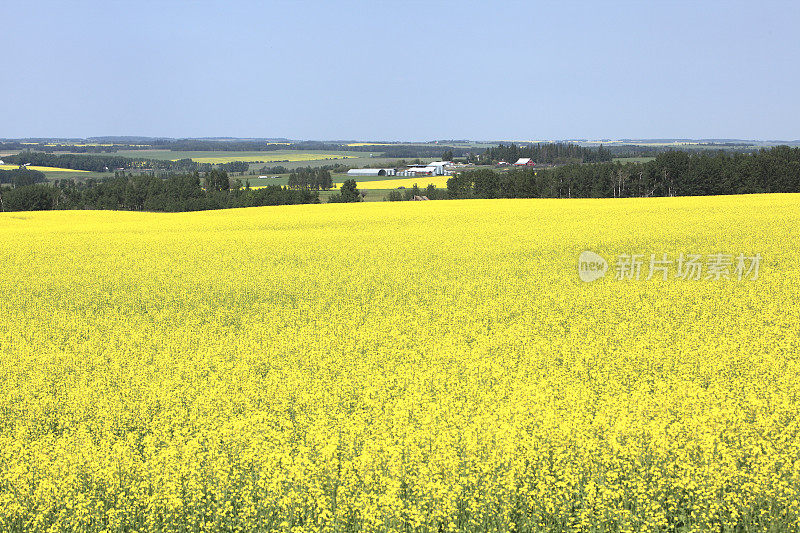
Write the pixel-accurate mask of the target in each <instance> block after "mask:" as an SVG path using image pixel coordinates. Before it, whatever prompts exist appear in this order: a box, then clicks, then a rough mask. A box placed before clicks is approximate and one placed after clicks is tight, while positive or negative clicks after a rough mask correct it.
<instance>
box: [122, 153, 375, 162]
mask: <svg viewBox="0 0 800 533" xmlns="http://www.w3.org/2000/svg"><path fill="white" fill-rule="evenodd" d="M116 155H120V156H124V157H139V158H145V159H166V160H172V161H177V160H178V159H191V160H193V161H196V162H198V163H213V164H218V163H230V162H231V161H264V162H265V163H272V162H284V161H286V162H298V161H303V162H306V161H326V160H331V164H333V163H336V162H337V161H336V160H339V162H342V161H341V160H343V159H352V158H356V157H359V156H362V155H364V154H363V153H362V152H345V151H341V152H321V151H317V150H271V151H266V152H232V151H217V152H214V151H205V152H202V151H201V152H187V151H173V150H119V151H118V152H116ZM367 155H368V154H367Z"/></svg>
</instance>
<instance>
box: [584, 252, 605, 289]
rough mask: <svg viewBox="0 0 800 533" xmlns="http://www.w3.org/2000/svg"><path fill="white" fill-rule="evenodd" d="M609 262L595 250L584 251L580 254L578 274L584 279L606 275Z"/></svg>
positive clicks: (593, 278)
mask: <svg viewBox="0 0 800 533" xmlns="http://www.w3.org/2000/svg"><path fill="white" fill-rule="evenodd" d="M607 270H608V263H607V262H606V260H605V259H603V258H602V257H601V256H599V255H597V254H596V253H594V252H590V251H588V250H587V251H583V252H581V255H580V256H578V276H580V278H581V280H582V281H586V282H589V281H594V280H596V279H600V278H602V277H603V276H605V275H606V271H607Z"/></svg>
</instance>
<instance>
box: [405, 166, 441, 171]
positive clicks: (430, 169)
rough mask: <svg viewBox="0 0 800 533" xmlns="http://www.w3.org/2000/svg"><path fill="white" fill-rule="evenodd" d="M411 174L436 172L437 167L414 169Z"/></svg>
mask: <svg viewBox="0 0 800 533" xmlns="http://www.w3.org/2000/svg"><path fill="white" fill-rule="evenodd" d="M408 171H409V172H436V167H412V168H409V169H408Z"/></svg>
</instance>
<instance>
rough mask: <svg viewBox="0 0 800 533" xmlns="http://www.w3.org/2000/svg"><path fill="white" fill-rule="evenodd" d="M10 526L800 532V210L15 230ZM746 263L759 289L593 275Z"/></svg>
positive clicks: (10, 279)
mask: <svg viewBox="0 0 800 533" xmlns="http://www.w3.org/2000/svg"><path fill="white" fill-rule="evenodd" d="M0 237H1V238H0V259H2V265H3V269H2V270H0V284H1V285H0V286H2V287H3V307H2V313H0V530H2V531H176V532H177V531H264V530H276V531H286V532H289V531H291V532H304V531H410V530H413V531H419V532H427V531H437V532H438V531H619V532H621V531H796V530H798V528H800V435H798V420H799V419H798V410H800V407H798V398H800V366H799V364H798V353H800V350H798V348H799V347H800V335H799V334H798V327H797V324H798V323H800V304H799V303H798V292H799V289H798V287H800V263H799V262H798V256H797V251H798V250H800V196H798V195H753V196H729V197H715V198H651V199H630V200H465V201H442V202H402V203H365V204H323V205H299V206H282V207H264V208H251V209H242V210H225V211H215V212H199V213H180V214H156V213H130V212H89V211H80V212H78V211H75V212H38V213H2V214H0ZM587 248H591V249H592V250H595V251H596V252H598V253H600V254H601V255H604V256H606V257H613V256H615V255H616V254H624V253H631V252H636V251H642V252H660V251H663V252H667V253H679V252H693V253H716V252H719V251H725V252H732V253H738V252H743V253H747V254H748V255H751V254H754V253H759V254H761V256H763V258H764V260H763V263H762V265H761V272H760V275H759V278H758V279H757V280H754V281H741V282H739V281H736V280H720V281H697V282H691V281H685V280H676V279H672V278H671V279H668V280H666V281H665V280H660V279H653V280H649V281H646V280H639V281H637V280H615V279H613V278H612V277H611V276H607V277H605V278H603V279H600V280H597V281H594V282H592V283H583V282H581V281H580V280H579V279H578V276H577V271H576V266H577V265H576V261H577V257H578V254H579V253H580V252H581V251H582V250H585V249H587Z"/></svg>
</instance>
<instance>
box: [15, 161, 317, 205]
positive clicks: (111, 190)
mask: <svg viewBox="0 0 800 533" xmlns="http://www.w3.org/2000/svg"><path fill="white" fill-rule="evenodd" d="M203 181H204V184H205V187H203V186H202V185H201V177H200V174H199V173H197V172H195V173H193V174H182V175H175V176H171V177H169V178H167V179H161V178H156V177H154V176H147V175H140V176H123V177H116V178H110V179H105V180H87V181H86V182H75V181H73V180H62V181H59V182H56V183H55V184H54V185H40V184H33V185H24V186H19V187H13V188H10V187H2V188H0V208H2V210H4V211H37V210H50V209H113V210H129V211H170V212H177V211H201V210H206V209H225V208H231V207H256V206H263V205H287V204H307V203H319V194H318V193H317V192H315V191H310V190H307V189H298V190H296V189H289V188H288V187H281V186H279V185H270V186H267V187H264V188H259V189H250V188H249V187H244V188H241V187H240V186H239V183H238V180H236V182H234V184H233V186H231V183H230V180H229V178H228V175H227V173H225V172H224V171H219V170H214V171H212V172H210V173H208V174H207V175H206V176H205V179H204V180H203Z"/></svg>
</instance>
